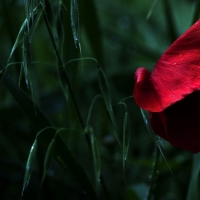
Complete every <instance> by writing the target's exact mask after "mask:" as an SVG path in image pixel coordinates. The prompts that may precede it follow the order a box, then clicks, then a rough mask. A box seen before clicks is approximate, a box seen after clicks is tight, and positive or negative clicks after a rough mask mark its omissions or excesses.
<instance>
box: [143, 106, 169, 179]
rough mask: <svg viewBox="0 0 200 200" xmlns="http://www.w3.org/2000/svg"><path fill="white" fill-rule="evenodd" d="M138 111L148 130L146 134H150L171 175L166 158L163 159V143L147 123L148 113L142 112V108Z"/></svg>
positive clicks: (148, 122)
mask: <svg viewBox="0 0 200 200" xmlns="http://www.w3.org/2000/svg"><path fill="white" fill-rule="evenodd" d="M140 110H141V113H142V117H143V120H144V123H145V126H146V128H147V130H148V133H149V134H150V136H151V137H152V139H153V141H154V142H155V144H156V146H157V148H158V149H159V151H160V153H161V155H162V157H163V159H164V161H165V163H166V164H167V166H168V168H169V170H170V172H171V174H172V175H173V173H172V170H171V168H170V166H169V164H168V162H167V160H166V158H165V156H164V154H163V151H162V148H163V143H162V141H161V140H160V137H159V136H157V135H156V134H155V133H154V131H153V129H152V127H151V124H150V121H149V114H148V112H147V111H145V110H143V109H142V108H140Z"/></svg>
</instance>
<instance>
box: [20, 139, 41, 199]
mask: <svg viewBox="0 0 200 200" xmlns="http://www.w3.org/2000/svg"><path fill="white" fill-rule="evenodd" d="M36 152H37V139H35V141H34V143H33V145H32V147H31V149H30V152H29V156H28V160H27V163H26V169H25V175H24V183H23V188H22V194H21V197H22V196H23V193H24V190H25V189H26V188H27V186H28V184H29V181H30V178H31V174H32V171H33V168H34V162H35V158H36Z"/></svg>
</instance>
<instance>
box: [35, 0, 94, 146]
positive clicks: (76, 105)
mask: <svg viewBox="0 0 200 200" xmlns="http://www.w3.org/2000/svg"><path fill="white" fill-rule="evenodd" d="M38 1H39V0H38ZM39 3H40V5H41V9H42V14H43V17H44V21H45V24H46V26H47V30H48V32H49V36H50V38H51V42H52V45H53V48H54V50H55V53H56V57H57V59H58V64H59V67H61V71H62V75H63V77H64V79H65V81H66V82H67V86H68V88H69V92H70V94H71V98H72V101H73V103H74V106H75V109H76V112H77V115H78V118H79V121H80V124H81V126H82V128H83V129H84V128H85V124H84V122H83V119H82V117H81V113H80V111H79V108H78V104H77V102H76V99H75V96H74V93H73V90H72V87H71V84H70V82H69V78H68V76H67V73H66V69H65V68H64V65H63V62H62V60H61V57H60V54H59V52H58V49H57V46H56V43H55V41H54V37H53V34H52V31H51V29H50V26H49V22H48V20H47V17H46V15H45V12H44V10H43V6H42V3H41V2H40V1H39ZM85 136H86V140H87V143H88V145H89V146H91V145H90V139H89V136H88V135H87V134H85Z"/></svg>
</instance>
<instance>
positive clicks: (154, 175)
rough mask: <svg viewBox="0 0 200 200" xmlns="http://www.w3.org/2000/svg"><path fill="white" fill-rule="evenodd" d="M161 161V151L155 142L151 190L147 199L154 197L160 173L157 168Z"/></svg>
mask: <svg viewBox="0 0 200 200" xmlns="http://www.w3.org/2000/svg"><path fill="white" fill-rule="evenodd" d="M159 161H160V152H159V148H158V146H157V145H156V144H155V151H154V162H153V169H152V172H151V175H150V183H149V191H148V194H147V198H146V199H147V200H151V199H153V195H154V189H155V184H156V178H157V175H158V171H157V169H158V165H159Z"/></svg>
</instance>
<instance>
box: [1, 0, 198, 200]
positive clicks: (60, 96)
mask: <svg viewBox="0 0 200 200" xmlns="http://www.w3.org/2000/svg"><path fill="white" fill-rule="evenodd" d="M194 3H195V4H194ZM194 5H195V6H194ZM194 8H195V9H194ZM169 10H170V12H168V11H169ZM0 15H1V19H2V20H1V22H0V42H1V46H0V58H1V61H0V80H1V81H0V97H1V98H0V100H1V104H0V158H1V159H0V163H1V171H0V182H1V194H0V199H1V200H7V199H20V197H21V199H29V200H31V199H48V200H51V199H53V200H55V199H58V200H60V199H70V200H71V199H73V200H79V199H81V200H84V199H87V200H89V199H92V200H93V199H99V200H104V199H110V200H112V199H117V200H118V199H119V200H122V199H124V200H132V199H134V200H142V199H145V198H147V197H148V198H149V199H151V198H152V197H153V198H154V199H158V200H165V199H166V200H170V199H176V200H182V199H185V197H186V196H187V194H188V196H187V200H192V199H194V198H196V199H198V195H199V193H198V191H197V190H198V187H196V186H198V185H199V165H198V164H199V161H198V160H199V159H198V158H199V156H198V155H197V156H196V157H195V162H194V166H193V172H192V155H191V154H190V153H189V152H185V151H182V150H179V149H176V148H173V147H172V146H170V145H169V144H168V143H167V142H165V141H163V143H164V146H165V148H163V147H162V144H161V143H160V140H159V139H157V138H154V135H152V134H153V133H152V132H151V131H152V130H151V129H150V127H149V124H148V116H147V115H145V114H144V113H143V117H144V119H143V117H142V114H141V112H140V109H139V108H138V107H137V106H136V104H135V102H134V99H133V97H132V91H133V87H134V83H133V73H134V71H135V70H136V68H137V67H140V66H145V67H147V68H149V69H152V68H153V65H154V64H155V62H156V60H157V59H158V58H159V57H160V55H161V54H162V53H163V52H164V50H165V49H166V48H167V47H168V46H169V45H170V44H171V42H172V41H173V40H175V39H176V37H178V36H179V35H180V34H181V33H183V32H184V31H185V30H186V29H187V28H188V27H189V26H190V25H191V22H192V21H194V20H195V19H197V18H198V16H199V1H198V0H197V1H193V0H187V1H184V2H183V1H181V0H176V1H173V0H169V1H165V0H158V1H157V0H155V1H143V0H142V1H141V0H125V1H124V0H123V1H122V0H116V1H107V0H101V1H98V0H95V1H93V0H85V1H83V0H63V1H58V0H15V1H6V0H2V1H1V3H0ZM145 117H146V120H147V121H146V126H147V128H148V129H149V130H147V129H146V127H145V123H144V120H145ZM148 131H149V132H150V134H149V133H148ZM152 136H153V138H152ZM155 144H157V147H159V149H156V151H155ZM158 150H160V151H158ZM154 151H155V152H154ZM164 156H165V157H164ZM192 173H193V174H192ZM191 174H192V179H191V183H190V187H189V181H190V175H191ZM188 187H189V190H188ZM188 191H189V192H188ZM148 192H149V193H148ZM21 194H23V196H21Z"/></svg>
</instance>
